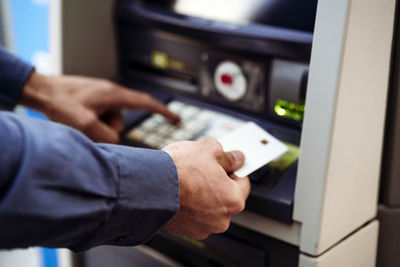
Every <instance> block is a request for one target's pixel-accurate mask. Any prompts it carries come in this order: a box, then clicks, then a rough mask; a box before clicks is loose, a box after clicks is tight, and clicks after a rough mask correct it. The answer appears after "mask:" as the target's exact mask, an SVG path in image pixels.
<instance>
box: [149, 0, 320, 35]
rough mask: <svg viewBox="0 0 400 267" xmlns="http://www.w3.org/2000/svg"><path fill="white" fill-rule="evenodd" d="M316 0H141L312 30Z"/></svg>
mask: <svg viewBox="0 0 400 267" xmlns="http://www.w3.org/2000/svg"><path fill="white" fill-rule="evenodd" d="M317 2H318V0H246V1H243V0H201V1H199V0H162V1H161V0H143V4H145V5H147V6H149V7H153V8H161V9H164V10H168V11H172V12H175V13H178V14H181V15H186V16H192V17H199V18H204V19H210V20H217V21H223V22H230V23H237V24H250V23H257V24H264V25H269V26H276V27H281V28H287V29H293V30H299V31H305V32H313V30H314V23H315V14H316V9H317Z"/></svg>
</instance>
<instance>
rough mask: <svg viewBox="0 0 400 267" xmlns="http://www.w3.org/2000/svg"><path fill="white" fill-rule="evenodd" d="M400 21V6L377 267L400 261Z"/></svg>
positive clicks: (382, 181) (389, 266)
mask: <svg viewBox="0 0 400 267" xmlns="http://www.w3.org/2000/svg"><path fill="white" fill-rule="evenodd" d="M399 23H400V20H399V17H398V9H397V16H396V29H395V36H394V39H393V40H394V42H393V43H394V45H393V53H392V69H391V77H390V84H389V95H388V104H387V115H386V128H385V139H384V150H383V158H382V173H381V188H380V196H379V207H378V219H379V222H380V227H379V239H378V254H377V267H395V266H398V265H399V262H400V227H399V225H400V175H399V174H400V173H399V171H400V169H399V160H400V158H399V157H400V154H399V152H400V143H399V140H400V139H399V137H400V132H399V131H400V128H399V126H400V117H399V115H400V113H399V111H400V110H399V109H400V99H399V97H400V83H399V81H400V79H399V78H400V43H399V38H400V24H399Z"/></svg>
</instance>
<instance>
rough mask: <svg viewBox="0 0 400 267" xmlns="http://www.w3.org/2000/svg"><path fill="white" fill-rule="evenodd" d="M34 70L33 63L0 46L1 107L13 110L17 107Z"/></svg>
mask: <svg viewBox="0 0 400 267" xmlns="http://www.w3.org/2000/svg"><path fill="white" fill-rule="evenodd" d="M32 70H33V67H32V66H31V65H29V64H26V63H25V62H23V61H22V60H20V59H18V58H16V57H15V56H13V55H11V54H10V53H8V52H6V51H5V50H4V49H3V48H2V47H0V109H3V110H11V109H13V108H14V107H15V105H16V104H17V102H18V100H19V98H20V96H21V93H22V88H23V87H24V84H25V82H26V80H27V79H28V78H29V75H30V74H31V73H32Z"/></svg>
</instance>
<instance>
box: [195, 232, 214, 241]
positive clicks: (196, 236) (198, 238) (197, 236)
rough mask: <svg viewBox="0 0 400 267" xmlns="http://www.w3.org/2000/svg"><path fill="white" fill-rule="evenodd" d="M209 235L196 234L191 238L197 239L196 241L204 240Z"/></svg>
mask: <svg viewBox="0 0 400 267" xmlns="http://www.w3.org/2000/svg"><path fill="white" fill-rule="evenodd" d="M209 235H210V234H209V233H196V234H194V235H193V236H192V237H193V238H194V239H197V240H204V239H206V238H207V237H208V236H209Z"/></svg>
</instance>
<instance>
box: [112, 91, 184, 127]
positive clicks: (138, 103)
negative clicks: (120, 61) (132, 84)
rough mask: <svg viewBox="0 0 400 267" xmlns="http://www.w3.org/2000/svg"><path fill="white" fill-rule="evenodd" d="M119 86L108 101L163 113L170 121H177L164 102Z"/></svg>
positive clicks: (127, 106)
mask: <svg viewBox="0 0 400 267" xmlns="http://www.w3.org/2000/svg"><path fill="white" fill-rule="evenodd" d="M118 87H119V92H114V93H113V94H112V95H111V98H110V99H109V100H110V101H112V102H113V104H116V105H118V106H119V108H121V107H124V108H130V109H143V110H147V111H151V112H153V113H158V114H160V115H163V116H164V117H166V118H167V119H169V120H170V121H172V122H174V123H177V122H179V121H180V118H179V116H178V115H176V114H175V113H173V112H171V111H170V110H169V109H168V108H167V107H166V106H165V105H164V103H162V102H160V101H158V100H157V99H155V98H154V97H152V96H151V95H149V94H147V93H142V92H138V91H134V90H131V89H128V88H125V87H122V86H118Z"/></svg>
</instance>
